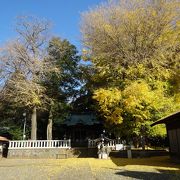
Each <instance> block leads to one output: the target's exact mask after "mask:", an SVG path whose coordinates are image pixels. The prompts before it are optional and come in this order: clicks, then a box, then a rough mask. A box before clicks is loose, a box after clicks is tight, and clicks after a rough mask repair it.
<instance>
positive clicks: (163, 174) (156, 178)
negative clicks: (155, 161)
mask: <svg viewBox="0 0 180 180" xmlns="http://www.w3.org/2000/svg"><path fill="white" fill-rule="evenodd" d="M116 175H120V176H124V178H125V177H128V178H136V179H144V180H163V179H164V180H171V179H180V174H176V172H170V171H162V170H159V173H155V172H140V171H122V172H116Z"/></svg>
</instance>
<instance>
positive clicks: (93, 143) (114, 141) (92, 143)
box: [88, 139, 116, 148]
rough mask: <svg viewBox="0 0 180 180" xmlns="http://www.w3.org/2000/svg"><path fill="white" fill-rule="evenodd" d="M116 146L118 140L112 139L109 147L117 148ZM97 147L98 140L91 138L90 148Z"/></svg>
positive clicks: (108, 144)
mask: <svg viewBox="0 0 180 180" xmlns="http://www.w3.org/2000/svg"><path fill="white" fill-rule="evenodd" d="M115 146H116V140H110V141H109V142H108V143H107V147H110V148H115ZM95 147H97V142H96V141H95V140H92V139H89V140H88V148H95Z"/></svg>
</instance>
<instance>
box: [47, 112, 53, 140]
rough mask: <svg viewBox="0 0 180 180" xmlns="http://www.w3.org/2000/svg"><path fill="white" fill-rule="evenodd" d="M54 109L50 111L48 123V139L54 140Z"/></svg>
mask: <svg viewBox="0 0 180 180" xmlns="http://www.w3.org/2000/svg"><path fill="white" fill-rule="evenodd" d="M52 123H53V120H52V110H51V109H50V111H49V118H48V125H47V140H52Z"/></svg>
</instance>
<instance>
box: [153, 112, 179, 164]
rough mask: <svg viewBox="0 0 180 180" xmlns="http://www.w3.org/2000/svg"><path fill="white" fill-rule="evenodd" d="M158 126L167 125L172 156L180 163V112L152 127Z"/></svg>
mask: <svg viewBox="0 0 180 180" xmlns="http://www.w3.org/2000/svg"><path fill="white" fill-rule="evenodd" d="M157 124H166V130H167V136H168V139H169V151H170V156H171V157H172V159H173V160H176V161H178V162H180V111H179V112H176V113H174V114H171V115H169V116H167V117H165V118H162V119H160V120H159V121H156V122H155V123H153V124H152V125H151V126H155V125H157Z"/></svg>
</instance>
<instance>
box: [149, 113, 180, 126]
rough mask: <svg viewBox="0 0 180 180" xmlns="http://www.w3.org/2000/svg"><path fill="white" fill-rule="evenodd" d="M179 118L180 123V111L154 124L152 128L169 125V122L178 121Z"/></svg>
mask: <svg viewBox="0 0 180 180" xmlns="http://www.w3.org/2000/svg"><path fill="white" fill-rule="evenodd" d="M178 118H179V121H180V111H178V112H175V113H173V114H170V115H168V116H166V117H164V118H162V119H160V120H158V121H156V122H154V123H153V124H151V126H155V125H157V124H167V123H169V122H172V121H174V120H177V119H178Z"/></svg>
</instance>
